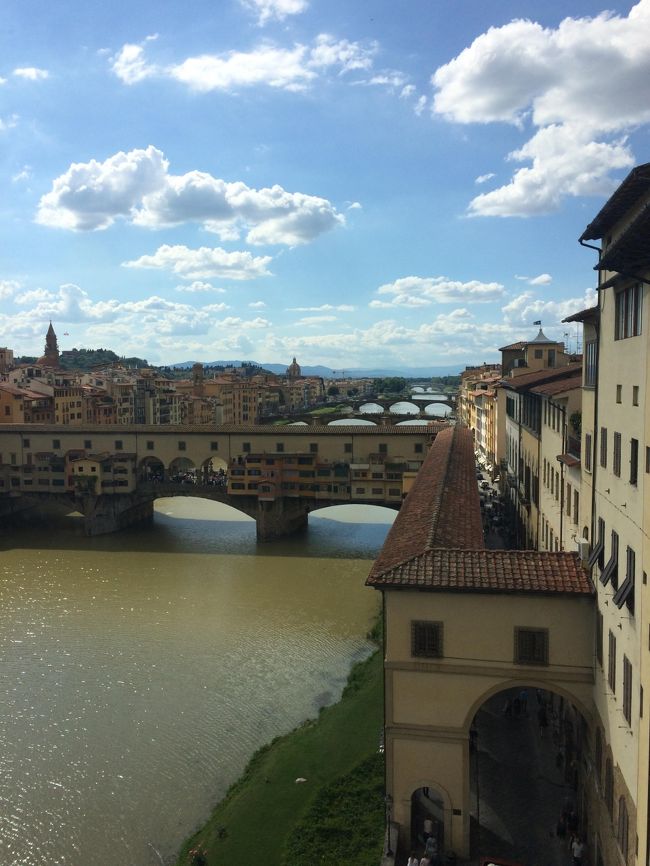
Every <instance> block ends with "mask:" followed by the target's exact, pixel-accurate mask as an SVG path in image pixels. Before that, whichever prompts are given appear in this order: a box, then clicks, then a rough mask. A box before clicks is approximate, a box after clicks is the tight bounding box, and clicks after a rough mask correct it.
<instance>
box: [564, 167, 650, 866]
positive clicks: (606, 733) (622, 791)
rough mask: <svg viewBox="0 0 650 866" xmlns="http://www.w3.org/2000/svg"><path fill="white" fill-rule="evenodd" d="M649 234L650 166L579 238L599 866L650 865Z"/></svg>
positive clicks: (593, 809)
mask: <svg viewBox="0 0 650 866" xmlns="http://www.w3.org/2000/svg"><path fill="white" fill-rule="evenodd" d="M649 230H650V164H646V165H641V166H639V167H637V168H635V169H634V170H633V171H632V172H631V173H630V174H629V175H628V177H627V178H626V179H625V180H624V181H623V183H622V184H621V186H620V187H619V188H618V189H617V190H616V192H615V193H614V194H613V195H612V197H611V198H610V199H609V200H608V201H607V203H606V204H605V206H604V207H603V208H602V209H601V211H600V213H598V215H597V216H596V218H595V219H594V220H593V221H592V222H591V223H590V224H589V225H588V226H587V228H586V229H585V231H584V232H583V234H582V236H581V238H580V242H581V243H582V244H583V245H584V246H587V247H591V248H593V249H594V250H595V251H596V252H597V254H598V258H597V262H596V265H595V269H596V270H597V272H598V304H597V306H596V307H595V308H592V309H589V310H584V311H583V312H582V313H579V314H577V315H576V316H573V317H571V318H570V319H569V321H579V322H582V323H583V326H584V347H585V357H584V375H583V401H582V419H581V425H582V452H583V453H582V465H581V474H582V479H581V482H582V483H581V488H582V490H581V492H582V496H581V507H580V516H579V520H580V533H581V536H582V537H583V538H585V539H589V542H590V548H591V557H590V560H589V564H590V566H591V567H592V579H593V581H594V584H595V586H596V589H597V610H596V640H595V686H594V704H595V718H594V724H593V726H592V731H591V733H592V743H591V755H592V763H593V773H592V774H591V779H592V785H593V789H592V791H591V792H590V796H589V798H588V802H589V815H588V821H587V825H588V827H589V828H590V834H589V842H590V844H591V845H592V846H593V849H594V859H593V860H592V862H594V863H596V864H598V863H606V864H610V863H611V864H614V863H628V864H632V863H634V862H635V861H636V862H638V863H644V864H647V863H648V856H649V853H650V852H649V842H648V836H649V831H650V816H649V814H648V784H649V774H650V765H649V755H648V743H649V738H650V724H649V722H650V718H649V717H650V712H649V708H648V706H647V699H648V696H649V695H650V596H649V594H648V592H649V590H648V586H647V572H648V571H649V570H650V540H649V538H648V528H649V526H650V520H649V518H648V515H649V514H650V511H649V510H648V508H649V506H650V483H648V479H649V478H650V475H649V474H648V473H649V472H650V414H649V413H650V377H649V375H648V371H649V367H650V350H649V345H648V334H649V333H650V319H649V313H650V298H649V294H650V282H649V280H650V243H648V237H649ZM594 241H596V242H599V243H598V244H594Z"/></svg>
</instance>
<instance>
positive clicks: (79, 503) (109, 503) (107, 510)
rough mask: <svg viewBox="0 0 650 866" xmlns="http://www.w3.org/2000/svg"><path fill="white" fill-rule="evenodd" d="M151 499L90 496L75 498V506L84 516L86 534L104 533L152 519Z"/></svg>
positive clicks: (131, 496) (132, 496)
mask: <svg viewBox="0 0 650 866" xmlns="http://www.w3.org/2000/svg"><path fill="white" fill-rule="evenodd" d="M153 502H154V501H153V499H152V498H149V497H147V498H144V497H142V496H136V495H130V496H106V495H104V496H90V495H85V496H81V497H77V498H76V502H75V505H76V508H77V509H78V510H79V511H80V512H81V513H82V514H83V516H84V533H85V534H86V535H89V536H92V535H106V534H108V533H110V532H118V531H119V530H120V529H126V527H127V526H132V525H133V524H134V523H142V522H143V521H148V520H152V519H153Z"/></svg>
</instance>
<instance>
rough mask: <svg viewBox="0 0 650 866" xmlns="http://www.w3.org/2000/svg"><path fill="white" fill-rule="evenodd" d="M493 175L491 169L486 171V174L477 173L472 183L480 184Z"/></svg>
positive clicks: (490, 178)
mask: <svg viewBox="0 0 650 866" xmlns="http://www.w3.org/2000/svg"><path fill="white" fill-rule="evenodd" d="M493 177H494V172H493V171H490V172H488V173H487V174H479V176H478V177H477V178H476V180H475V181H474V183H479V184H480V183H485V182H486V181H488V180H492V178H493Z"/></svg>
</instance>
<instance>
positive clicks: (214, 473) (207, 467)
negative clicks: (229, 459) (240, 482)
mask: <svg viewBox="0 0 650 866" xmlns="http://www.w3.org/2000/svg"><path fill="white" fill-rule="evenodd" d="M198 483H200V484H204V485H207V486H208V487H221V488H223V489H224V490H225V488H226V486H227V484H228V464H227V463H226V461H225V460H223V459H222V458H221V457H213V456H210V457H207V458H206V459H205V460H204V461H203V463H202V464H201V470H200V472H199V473H198Z"/></svg>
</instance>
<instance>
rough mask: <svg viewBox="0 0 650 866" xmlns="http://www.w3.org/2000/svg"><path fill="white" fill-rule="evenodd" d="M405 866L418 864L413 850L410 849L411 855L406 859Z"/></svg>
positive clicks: (417, 865)
mask: <svg viewBox="0 0 650 866" xmlns="http://www.w3.org/2000/svg"><path fill="white" fill-rule="evenodd" d="M406 866H420V861H419V860H418V858H417V857H416V856H415V851H411V856H410V857H409V859H408V860H407V861H406Z"/></svg>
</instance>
